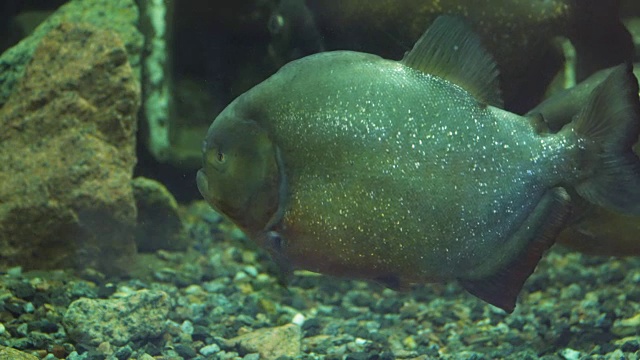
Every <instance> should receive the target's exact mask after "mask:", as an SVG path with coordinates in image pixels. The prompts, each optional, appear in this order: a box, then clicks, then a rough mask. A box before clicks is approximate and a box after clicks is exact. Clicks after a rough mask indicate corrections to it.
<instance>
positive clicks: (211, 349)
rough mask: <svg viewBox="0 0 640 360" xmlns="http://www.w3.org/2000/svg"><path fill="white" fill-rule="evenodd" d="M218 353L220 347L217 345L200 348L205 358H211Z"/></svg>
mask: <svg viewBox="0 0 640 360" xmlns="http://www.w3.org/2000/svg"><path fill="white" fill-rule="evenodd" d="M218 352H220V346H218V345H217V344H211V345H207V346H203V347H201V348H200V354H202V355H203V356H211V355H213V354H216V353H218Z"/></svg>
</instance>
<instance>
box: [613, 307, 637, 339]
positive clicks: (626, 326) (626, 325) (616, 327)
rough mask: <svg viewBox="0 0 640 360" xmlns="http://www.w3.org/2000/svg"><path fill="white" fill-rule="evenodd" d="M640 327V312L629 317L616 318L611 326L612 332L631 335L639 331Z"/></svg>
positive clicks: (619, 334)
mask: <svg viewBox="0 0 640 360" xmlns="http://www.w3.org/2000/svg"><path fill="white" fill-rule="evenodd" d="M639 328H640V313H638V314H636V315H635V316H633V317H630V318H627V319H620V320H616V321H615V322H614V323H613V326H612V327H611V332H612V333H614V334H616V335H618V336H622V337H624V336H630V335H634V334H637V333H638V329H639Z"/></svg>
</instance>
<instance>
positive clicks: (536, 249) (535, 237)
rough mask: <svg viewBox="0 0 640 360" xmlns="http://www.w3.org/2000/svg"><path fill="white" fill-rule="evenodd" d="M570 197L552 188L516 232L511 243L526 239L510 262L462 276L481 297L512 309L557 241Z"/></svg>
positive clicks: (567, 211)
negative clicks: (485, 272) (483, 272)
mask: <svg viewBox="0 0 640 360" xmlns="http://www.w3.org/2000/svg"><path fill="white" fill-rule="evenodd" d="M569 204H570V200H569V195H568V194H567V192H566V191H565V190H564V189H562V188H554V189H551V190H549V191H548V192H547V193H546V194H545V195H544V196H543V197H542V199H541V200H540V202H539V203H538V205H537V206H536V208H535V210H534V211H533V212H532V213H531V214H530V215H529V217H528V218H527V219H526V220H525V221H524V223H522V225H521V226H520V228H519V229H518V230H517V231H516V232H515V233H514V234H513V236H512V237H511V239H509V240H508V242H509V243H513V244H518V243H526V244H527V245H525V246H524V248H523V249H522V251H521V252H520V254H519V255H518V256H516V257H515V258H514V259H513V260H512V261H511V262H510V263H508V264H507V265H505V266H503V267H501V268H500V269H498V270H497V271H495V272H494V273H493V274H492V275H490V276H487V277H484V278H481V279H458V281H459V282H460V284H461V285H462V287H464V288H465V290H467V291H468V292H470V293H471V294H473V295H475V296H477V297H479V298H480V299H482V300H484V301H486V302H488V303H490V304H492V305H494V306H497V307H499V308H501V309H503V310H504V311H506V312H508V313H511V312H513V309H514V308H515V306H516V299H517V297H518V294H519V293H520V290H521V289H522V285H523V284H524V282H525V281H526V280H527V279H528V278H529V276H530V275H531V274H532V273H533V270H535V268H536V266H537V265H538V262H539V261H540V259H541V258H542V254H543V253H544V252H545V251H546V250H547V249H549V247H551V245H553V243H554V242H555V238H556V236H557V235H558V232H560V230H561V229H562V227H563V226H564V224H565V221H566V219H567V217H568V216H569V214H570V210H571V207H570V205H569Z"/></svg>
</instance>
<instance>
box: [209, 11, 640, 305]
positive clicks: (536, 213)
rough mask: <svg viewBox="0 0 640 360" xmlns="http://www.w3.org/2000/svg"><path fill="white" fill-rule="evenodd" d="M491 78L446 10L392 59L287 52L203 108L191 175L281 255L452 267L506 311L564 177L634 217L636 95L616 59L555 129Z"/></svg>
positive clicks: (309, 260)
mask: <svg viewBox="0 0 640 360" xmlns="http://www.w3.org/2000/svg"><path fill="white" fill-rule="evenodd" d="M497 76H498V71H497V69H496V65H495V63H494V61H493V60H492V58H491V56H490V55H489V54H487V53H486V51H485V50H484V49H483V47H482V46H481V44H480V41H479V39H478V38H477V36H475V35H474V34H473V33H472V32H471V31H470V29H469V28H468V27H467V26H466V25H465V24H464V22H463V21H461V20H460V19H457V18H452V17H440V18H438V19H437V20H436V21H435V22H434V23H433V25H432V26H431V27H430V28H429V29H428V30H427V32H426V33H425V34H424V35H423V36H422V37H421V38H420V40H419V41H418V42H417V44H416V45H415V46H414V48H413V50H411V52H409V53H408V54H407V55H406V56H405V58H404V59H403V60H402V61H399V62H398V61H391V60H385V59H382V58H380V57H378V56H375V55H370V54H364V53H357V52H349V51H337V52H327V53H321V54H317V55H312V56H308V57H306V58H303V59H300V60H297V61H294V62H292V63H289V64H288V65H286V66H284V67H283V68H282V69H281V70H280V71H278V73H276V74H275V75H273V76H272V77H271V78H269V79H267V80H266V81H264V82H263V83H261V84H259V85H257V86H256V87H254V88H253V89H251V90H250V91H248V92H246V93H245V94H243V95H241V96H240V97H238V98H237V99H236V100H235V101H233V102H232V103H231V104H230V105H229V106H228V107H227V108H226V109H225V110H224V111H223V112H222V113H221V114H220V115H219V116H218V117H217V118H216V119H215V121H214V122H213V124H212V125H211V127H210V129H209V132H208V134H207V138H206V141H205V143H204V149H203V152H204V161H203V169H202V170H200V171H199V173H198V176H197V182H198V187H199V189H200V192H201V193H202V195H203V196H204V198H205V199H206V200H207V201H208V202H209V203H210V204H211V205H212V206H213V207H214V208H215V209H216V210H218V211H220V212H221V213H223V214H224V215H226V216H227V217H228V218H230V219H231V220H232V221H233V222H234V223H236V224H237V225H238V226H239V227H240V228H241V229H242V230H243V231H244V232H245V233H246V234H247V235H248V236H249V237H250V238H252V239H254V240H255V241H257V242H258V244H260V245H261V246H263V247H265V248H267V249H268V250H269V251H270V252H271V253H272V254H273V255H274V257H275V259H276V260H277V261H278V262H280V263H281V264H285V265H287V266H290V267H291V268H304V269H308V270H311V271H316V272H321V273H327V274H334V275H341V276H348V277H355V278H364V279H373V280H376V281H380V282H382V283H384V284H386V285H388V286H390V287H393V288H405V287H407V285H410V284H414V283H425V282H431V281H447V280H454V279H455V280H458V281H459V282H460V283H461V284H462V286H463V287H464V288H465V289H467V290H468V291H469V292H471V293H472V294H474V295H476V296H478V297H480V298H482V299H484V300H485V301H487V302H489V303H491V304H494V305H496V306H499V307H501V308H503V309H504V310H506V311H509V312H510V311H512V310H513V309H514V307H515V302H516V297H517V294H518V293H519V291H520V289H521V287H522V285H523V283H524V281H525V280H526V279H527V277H528V276H529V275H530V274H531V273H532V272H533V270H534V268H535V266H536V264H537V263H538V261H539V259H540V257H541V256H542V253H543V252H544V251H545V250H546V249H547V248H548V247H549V246H551V244H552V243H553V241H554V238H555V236H556V235H557V233H558V232H559V231H560V229H561V228H562V225H563V224H564V222H565V219H566V218H567V216H568V214H569V212H570V199H569V196H568V195H567V192H566V191H565V189H564V188H565V187H571V188H572V189H575V191H576V192H577V193H579V194H580V195H581V196H582V197H583V198H585V199H588V200H589V201H591V202H593V203H595V204H599V205H601V206H603V207H606V208H609V209H613V210H615V211H621V212H626V213H634V214H638V213H640V162H639V161H638V158H637V157H636V156H635V155H634V154H633V153H632V152H631V145H632V144H633V143H634V142H635V140H636V139H637V138H638V132H639V126H640V105H639V104H638V97H637V92H638V87H637V83H636V80H635V78H634V77H633V74H632V73H631V69H630V67H629V66H624V65H621V66H619V67H618V68H617V69H615V70H614V71H613V72H612V73H611V74H610V75H609V77H608V78H607V79H606V80H605V81H603V83H602V84H601V85H599V86H598V87H596V88H595V89H594V90H593V92H592V94H591V96H590V97H589V99H588V101H587V102H586V104H585V106H584V108H583V109H582V110H581V111H580V112H579V113H578V114H577V115H576V116H575V119H574V120H573V121H572V122H571V123H570V124H568V125H567V126H565V127H563V128H562V129H561V130H560V131H558V132H557V133H551V132H549V131H548V129H546V127H545V125H544V121H542V119H541V118H540V116H531V117H527V118H525V117H522V116H519V115H516V114H512V113H509V112H507V111H504V110H502V109H500V107H499V106H500V103H501V101H500V94H499V90H498V81H497Z"/></svg>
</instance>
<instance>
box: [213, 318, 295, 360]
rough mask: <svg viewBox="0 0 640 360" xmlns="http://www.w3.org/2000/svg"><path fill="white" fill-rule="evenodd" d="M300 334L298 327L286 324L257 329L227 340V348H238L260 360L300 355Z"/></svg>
mask: <svg viewBox="0 0 640 360" xmlns="http://www.w3.org/2000/svg"><path fill="white" fill-rule="evenodd" d="M301 343H302V332H301V330H300V327H299V326H298V325H294V324H287V325H283V326H279V327H274V328H266V329H259V330H256V331H252V332H250V333H248V334H244V335H240V336H237V337H235V338H233V339H230V340H227V344H226V345H227V346H228V347H234V346H238V347H239V348H240V349H241V352H244V353H258V354H260V358H261V359H267V360H268V359H277V358H279V357H281V356H291V357H295V356H298V355H300V352H301Z"/></svg>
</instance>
